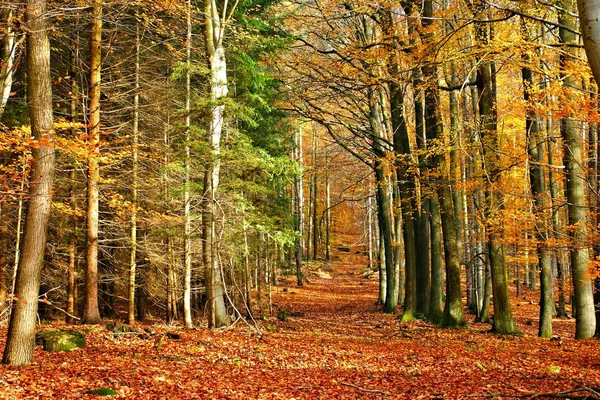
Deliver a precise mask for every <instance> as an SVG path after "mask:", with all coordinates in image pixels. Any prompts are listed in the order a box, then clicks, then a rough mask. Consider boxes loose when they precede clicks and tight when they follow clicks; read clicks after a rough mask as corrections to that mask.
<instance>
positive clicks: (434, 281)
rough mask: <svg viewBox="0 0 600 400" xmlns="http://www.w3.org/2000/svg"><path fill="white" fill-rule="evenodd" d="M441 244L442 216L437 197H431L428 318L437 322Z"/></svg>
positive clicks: (441, 292)
mask: <svg viewBox="0 0 600 400" xmlns="http://www.w3.org/2000/svg"><path fill="white" fill-rule="evenodd" d="M442 251H443V246H442V218H441V215H440V202H439V199H437V198H433V199H431V298H430V305H429V320H430V321H432V322H434V323H438V322H440V321H441V320H442V316H443V309H442V301H443V297H444V270H443V255H442V254H443V253H442Z"/></svg>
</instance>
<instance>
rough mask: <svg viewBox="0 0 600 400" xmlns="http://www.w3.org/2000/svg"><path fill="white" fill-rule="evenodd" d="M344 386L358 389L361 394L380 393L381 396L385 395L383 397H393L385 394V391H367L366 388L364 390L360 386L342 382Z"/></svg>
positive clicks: (388, 393) (387, 393)
mask: <svg viewBox="0 0 600 400" xmlns="http://www.w3.org/2000/svg"><path fill="white" fill-rule="evenodd" d="M342 386H350V387H352V388H354V389H358V390H360V391H361V392H365V393H380V394H383V395H386V396H391V395H392V394H391V393H390V392H384V391H381V390H376V389H365V388H362V387H360V386H357V385H354V384H352V383H348V382H342Z"/></svg>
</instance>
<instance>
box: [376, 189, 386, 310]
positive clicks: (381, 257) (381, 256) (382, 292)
mask: <svg viewBox="0 0 600 400" xmlns="http://www.w3.org/2000/svg"><path fill="white" fill-rule="evenodd" d="M377 196H379V193H377ZM377 221H378V224H377V227H378V229H379V237H380V240H379V245H378V248H377V249H378V250H379V251H378V253H377V265H378V267H379V296H378V297H377V304H381V305H385V299H386V297H387V274H386V269H385V267H386V264H385V263H386V260H385V243H384V241H383V236H384V234H385V233H384V232H383V231H382V228H381V226H382V223H381V215H380V213H377Z"/></svg>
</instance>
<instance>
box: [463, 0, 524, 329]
mask: <svg viewBox="0 0 600 400" xmlns="http://www.w3.org/2000/svg"><path fill="white" fill-rule="evenodd" d="M486 10H487V6H486V5H484V4H483V2H481V1H477V2H476V3H475V12H474V15H475V16H476V17H477V16H481V15H484V12H485V11H486ZM489 36H490V32H489V26H488V25H487V24H484V23H479V22H478V23H476V39H477V43H478V44H479V45H480V46H486V45H487V43H488V42H489ZM477 92H478V94H479V102H478V106H479V117H480V126H481V143H482V146H483V163H484V168H485V169H486V172H487V180H486V193H485V201H486V214H487V215H486V233H487V239H488V256H489V262H490V270H491V276H492V292H493V296H494V323H493V330H494V332H495V333H498V334H516V333H518V332H519V330H518V329H517V327H516V324H515V321H514V320H513V317H512V312H511V307H510V298H509V295H508V271H507V268H506V262H505V255H504V246H503V244H502V241H501V239H500V238H501V237H502V226H501V225H500V224H499V223H497V222H496V220H497V217H498V215H499V214H500V212H501V210H502V209H503V204H504V198H503V194H502V192H501V191H500V190H499V189H498V188H497V187H496V186H497V185H498V182H499V180H500V174H501V165H500V163H501V159H500V153H499V138H498V130H497V118H498V117H497V110H496V90H495V74H494V68H493V65H492V64H491V63H490V62H486V61H483V60H480V61H479V62H478V64H477Z"/></svg>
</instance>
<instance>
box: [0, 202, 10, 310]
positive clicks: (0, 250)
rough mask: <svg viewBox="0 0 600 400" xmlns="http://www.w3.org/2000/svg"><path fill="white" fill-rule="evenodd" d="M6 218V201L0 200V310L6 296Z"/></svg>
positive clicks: (2, 307) (2, 308)
mask: <svg viewBox="0 0 600 400" xmlns="http://www.w3.org/2000/svg"><path fill="white" fill-rule="evenodd" d="M8 240H9V238H8V218H7V216H6V201H4V200H2V201H1V202H0V310H4V306H5V305H6V304H5V303H6V299H7V298H8V287H7V285H6V281H7V278H8V259H7V257H6V255H7V254H8Z"/></svg>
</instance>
